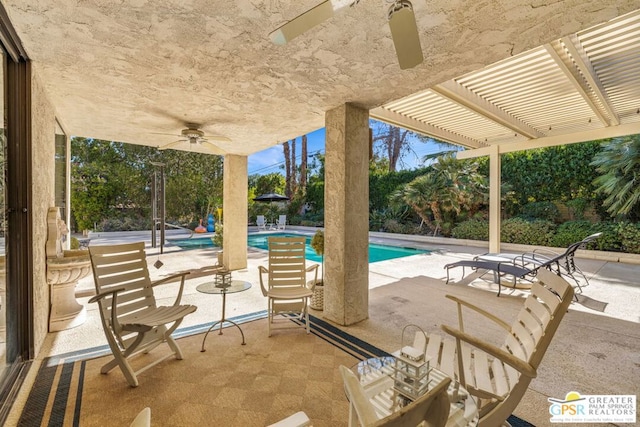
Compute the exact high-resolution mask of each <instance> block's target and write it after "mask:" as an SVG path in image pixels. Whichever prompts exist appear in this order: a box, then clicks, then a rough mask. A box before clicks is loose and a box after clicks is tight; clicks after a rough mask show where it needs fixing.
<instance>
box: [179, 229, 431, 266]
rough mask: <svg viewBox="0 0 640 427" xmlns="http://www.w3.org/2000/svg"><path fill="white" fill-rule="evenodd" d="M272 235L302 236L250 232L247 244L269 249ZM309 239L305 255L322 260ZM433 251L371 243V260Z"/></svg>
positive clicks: (196, 243) (188, 242)
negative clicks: (269, 240)
mask: <svg viewBox="0 0 640 427" xmlns="http://www.w3.org/2000/svg"><path fill="white" fill-rule="evenodd" d="M272 236H277V237H290V236H301V235H300V234H291V233H272V234H250V235H249V237H248V238H247V246H251V247H253V248H259V249H264V250H267V249H268V248H269V247H268V243H267V239H268V238H269V237H272ZM304 237H305V238H306V240H307V245H306V249H305V256H306V258H307V259H308V260H311V261H316V262H321V261H322V257H321V256H320V255H318V254H316V252H315V251H314V250H313V248H312V247H311V236H304ZM168 242H169V243H171V244H173V245H176V246H179V247H181V248H182V249H187V250H188V249H202V248H212V247H214V246H213V242H212V241H211V239H208V238H194V239H179V240H169V241H168ZM430 252H431V251H429V250H425V249H413V248H401V247H397V246H387V245H378V244H373V243H369V262H370V263H371V262H378V261H386V260H390V259H395V258H402V257H406V256H410V255H418V254H428V253H430Z"/></svg>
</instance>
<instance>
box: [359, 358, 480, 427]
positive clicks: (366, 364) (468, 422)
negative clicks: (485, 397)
mask: <svg viewBox="0 0 640 427" xmlns="http://www.w3.org/2000/svg"><path fill="white" fill-rule="evenodd" d="M395 362H396V359H395V357H393V356H385V357H373V358H370V359H365V360H362V361H360V362H358V363H357V364H356V365H354V366H353V367H352V368H351V369H352V370H353V372H355V374H356V375H357V376H358V378H359V379H360V383H361V384H362V386H363V387H364V388H365V390H366V389H367V388H368V386H369V387H371V386H375V387H376V388H377V389H378V390H382V391H381V392H380V393H378V394H376V395H374V396H372V397H371V398H370V401H371V403H372V404H373V406H374V408H375V409H376V412H377V413H378V415H379V416H380V417H381V418H384V417H387V416H389V415H391V414H392V413H393V412H395V411H398V410H400V408H402V406H404V405H406V404H407V403H409V402H408V401H407V399H406V398H405V397H404V396H402V395H401V394H399V393H398V392H397V391H396V389H395V388H394V380H393V378H394V365H395ZM445 378H447V375H446V374H445V373H444V372H442V371H440V370H438V369H436V368H431V369H430V370H429V381H430V384H434V385H435V384H439V383H440V382H441V381H442V380H444V379H445ZM381 383H383V384H386V386H385V387H379V385H380V384H381ZM427 390H428V389H427ZM425 392H426V391H425ZM447 394H448V396H449V402H450V404H451V408H450V410H449V418H448V419H447V423H446V426H447V427H475V426H477V425H478V421H479V415H478V406H477V404H476V401H475V400H474V398H473V397H472V396H471V395H470V394H469V393H468V392H467V390H466V389H465V388H464V387H463V386H462V385H460V383H458V382H457V381H451V383H450V384H449V388H448V389H447Z"/></svg>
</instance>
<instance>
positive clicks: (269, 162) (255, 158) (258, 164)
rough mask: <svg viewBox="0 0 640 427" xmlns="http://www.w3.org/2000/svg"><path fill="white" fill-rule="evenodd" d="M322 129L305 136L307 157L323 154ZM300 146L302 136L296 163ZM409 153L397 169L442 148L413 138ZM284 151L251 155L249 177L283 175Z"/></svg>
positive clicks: (279, 147) (411, 166) (298, 141)
mask: <svg viewBox="0 0 640 427" xmlns="http://www.w3.org/2000/svg"><path fill="white" fill-rule="evenodd" d="M324 139H325V130H324V128H322V129H318V130H316V131H313V132H311V133H309V134H307V153H308V154H309V156H311V155H313V154H315V153H316V152H320V153H324ZM301 144H302V136H299V137H298V138H296V155H297V156H298V162H299V161H300V160H299V158H300V145H301ZM410 146H411V153H409V154H407V155H406V156H405V157H404V158H403V159H402V160H401V161H400V162H398V169H415V168H416V167H419V166H422V157H424V156H425V155H426V154H432V153H436V152H439V151H442V150H443V148H442V146H440V145H438V144H436V143H435V142H429V143H424V142H421V141H419V140H417V139H416V138H413V139H412V141H411V143H410ZM283 166H284V151H283V149H282V145H281V144H278V145H275V146H273V147H270V148H267V149H266V150H263V151H260V152H258V153H255V154H252V155H250V156H249V159H248V169H249V175H254V174H259V175H265V174H269V173H273V172H278V173H281V174H283V175H284V169H283Z"/></svg>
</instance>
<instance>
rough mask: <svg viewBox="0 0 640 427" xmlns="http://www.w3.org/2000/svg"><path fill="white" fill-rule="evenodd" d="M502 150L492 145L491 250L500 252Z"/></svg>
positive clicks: (490, 183)
mask: <svg viewBox="0 0 640 427" xmlns="http://www.w3.org/2000/svg"><path fill="white" fill-rule="evenodd" d="M501 180H502V177H501V174H500V151H499V148H498V146H497V145H493V146H492V147H491V154H490V156H489V252H493V253H498V252H500V217H501V210H500V198H501V194H500V187H501Z"/></svg>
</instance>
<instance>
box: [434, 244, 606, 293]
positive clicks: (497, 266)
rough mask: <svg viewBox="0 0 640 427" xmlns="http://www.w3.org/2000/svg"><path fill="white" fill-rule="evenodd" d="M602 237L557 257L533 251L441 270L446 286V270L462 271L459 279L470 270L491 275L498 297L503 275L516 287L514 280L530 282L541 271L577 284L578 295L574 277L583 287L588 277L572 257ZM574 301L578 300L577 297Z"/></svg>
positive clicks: (494, 256)
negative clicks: (492, 273) (466, 269)
mask: <svg viewBox="0 0 640 427" xmlns="http://www.w3.org/2000/svg"><path fill="white" fill-rule="evenodd" d="M601 235H602V233H595V234H591V235H589V236H587V237H585V238H584V239H582V240H580V241H579V242H575V243H572V244H571V245H569V246H568V247H567V249H566V250H565V251H564V252H563V253H557V252H553V251H550V250H548V249H536V250H534V251H533V252H528V253H524V254H508V253H487V254H482V255H478V256H477V257H475V258H474V259H473V260H463V261H457V262H453V263H450V264H447V265H445V266H444V268H445V269H446V270H447V283H449V269H450V268H455V267H462V268H463V270H462V275H463V277H464V268H465V267H471V268H472V269H473V270H474V271H475V270H487V271H493V272H494V273H495V277H496V280H495V281H496V283H497V284H498V296H500V291H501V288H502V281H501V277H502V276H503V275H504V274H508V275H511V276H513V286H514V287H515V286H516V280H517V279H518V278H520V279H528V280H532V279H533V278H534V277H535V276H536V273H537V272H538V271H539V270H540V269H542V268H544V269H547V270H549V271H552V272H554V273H556V274H557V275H558V276H568V277H571V279H572V280H573V281H574V282H575V283H576V286H577V288H578V290H579V292H580V293H582V286H581V285H580V281H579V280H578V279H577V278H576V277H575V274H576V273H578V274H579V275H581V276H582V277H583V278H584V280H585V282H586V284H587V285H588V284H589V280H588V279H587V276H586V275H585V274H584V273H583V272H582V270H580V269H579V268H578V266H576V263H575V253H576V251H577V250H578V249H580V248H583V247H585V246H586V245H587V243H589V242H591V241H593V240H595V239H597V238H598V237H600V236H601ZM576 298H577V297H576Z"/></svg>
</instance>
